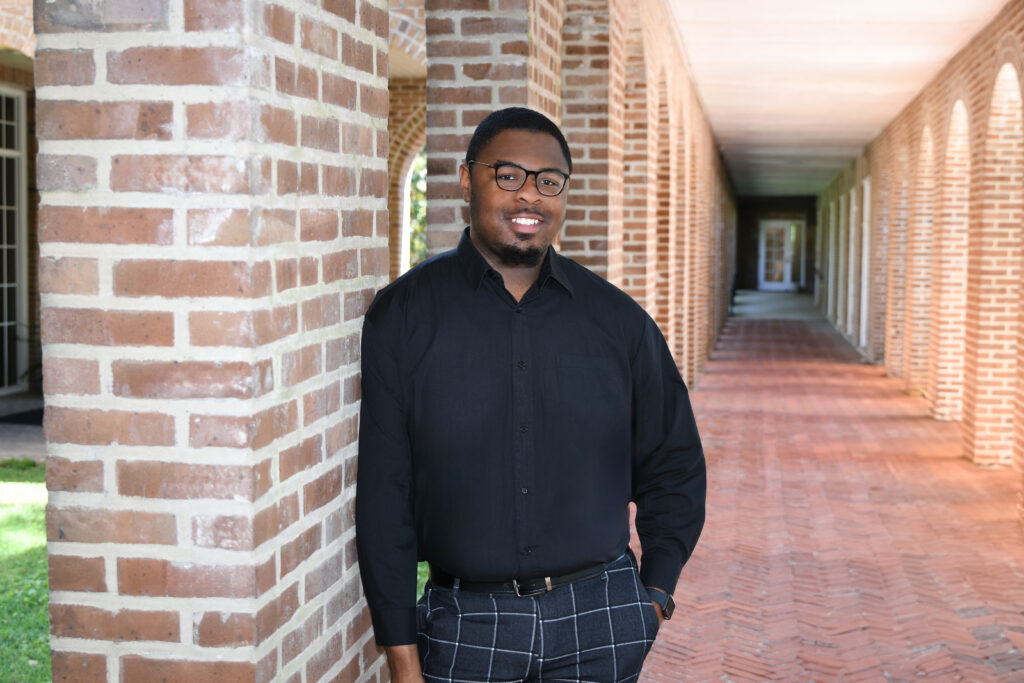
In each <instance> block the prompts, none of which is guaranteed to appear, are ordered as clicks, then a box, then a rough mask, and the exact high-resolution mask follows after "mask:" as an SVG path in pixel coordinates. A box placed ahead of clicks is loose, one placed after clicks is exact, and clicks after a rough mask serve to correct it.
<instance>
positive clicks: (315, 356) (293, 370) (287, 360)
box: [281, 344, 323, 387]
mask: <svg viewBox="0 0 1024 683" xmlns="http://www.w3.org/2000/svg"><path fill="white" fill-rule="evenodd" d="M322 365H323V354H322V352H321V350H320V345H319V344H311V345H310V346H306V347H303V348H301V349H297V350H295V351H289V352H287V353H285V355H284V358H283V359H282V371H281V373H282V378H283V380H284V385H285V386H287V387H290V386H293V385H295V384H298V383H300V382H304V381H305V380H307V379H309V378H310V377H313V376H314V375H318V374H320V372H321V371H322Z"/></svg>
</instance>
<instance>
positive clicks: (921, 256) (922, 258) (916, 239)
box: [903, 126, 935, 393]
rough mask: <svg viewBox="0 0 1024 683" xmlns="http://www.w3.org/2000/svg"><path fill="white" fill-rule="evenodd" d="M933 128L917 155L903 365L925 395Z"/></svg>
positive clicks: (909, 383)
mask: <svg viewBox="0 0 1024 683" xmlns="http://www.w3.org/2000/svg"><path fill="white" fill-rule="evenodd" d="M933 154H934V144H933V142H932V131H931V128H929V127H927V126H925V129H924V132H923V133H922V134H921V144H920V145H919V147H918V153H917V175H916V177H915V179H914V196H913V210H912V212H911V219H910V230H909V231H908V234H907V303H906V306H907V307H906V311H905V313H904V327H905V329H906V344H905V346H904V349H903V365H904V370H905V374H904V377H905V379H906V387H907V390H908V391H910V392H920V393H923V392H924V391H925V389H926V385H927V382H928V339H929V336H930V332H931V328H930V327H929V318H930V314H931V287H932V222H933V220H934V215H935V199H934V196H935V175H934V169H935V164H934V161H933Z"/></svg>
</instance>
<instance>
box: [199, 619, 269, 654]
mask: <svg viewBox="0 0 1024 683" xmlns="http://www.w3.org/2000/svg"><path fill="white" fill-rule="evenodd" d="M193 640H194V641H195V642H196V643H197V644H198V645H199V646H200V647H246V646H250V645H255V644H256V617H255V616H254V615H252V614H239V613H230V612H204V613H202V614H201V615H196V617H195V630H194V634H193Z"/></svg>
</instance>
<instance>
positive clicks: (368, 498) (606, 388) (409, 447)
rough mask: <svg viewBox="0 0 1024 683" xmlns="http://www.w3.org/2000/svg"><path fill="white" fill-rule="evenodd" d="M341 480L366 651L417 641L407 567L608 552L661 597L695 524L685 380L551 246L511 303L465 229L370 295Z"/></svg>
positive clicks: (646, 333) (637, 322)
mask: <svg viewBox="0 0 1024 683" xmlns="http://www.w3.org/2000/svg"><path fill="white" fill-rule="evenodd" d="M362 343H363V351H362V370H363V379H362V390H363V399H362V413H361V418H360V433H359V473H358V485H357V489H356V541H357V544H358V551H359V564H360V573H361V575H362V580H363V586H364V588H365V591H366V597H367V601H368V602H369V606H370V613H371V616H372V619H373V625H374V631H375V634H376V638H377V643H378V645H382V646H384V645H401V644H408V643H414V642H416V613H415V602H416V594H415V593H416V590H415V587H416V562H417V560H418V559H426V560H428V561H429V562H431V563H432V564H434V565H436V566H437V567H439V568H441V569H443V570H444V571H446V572H447V573H449V574H451V575H453V576H457V577H459V578H461V579H464V580H469V581H506V580H510V579H513V578H518V579H531V578H536V577H541V576H558V575H561V574H566V573H569V572H573V571H576V570H579V569H582V568H585V567H588V566H591V565H593V564H596V563H599V562H605V561H609V560H613V559H615V558H616V557H618V556H619V555H621V554H622V553H623V552H624V551H625V550H626V547H627V544H628V542H629V519H628V507H627V506H628V503H629V502H630V501H631V500H632V501H635V502H636V504H637V515H636V528H637V532H638V535H639V537H640V542H641V548H642V550H643V561H642V566H641V572H640V573H641V576H642V578H643V581H644V584H645V585H648V586H654V587H658V588H661V589H663V590H665V591H666V592H668V593H672V591H673V590H674V589H675V584H676V581H677V580H678V578H679V573H680V570H681V569H682V566H683V563H684V562H686V560H687V558H688V557H689V556H690V553H691V552H692V551H693V547H694V544H695V543H696V542H697V537H698V536H699V534H700V530H701V527H702V526H703V523H704V495H705V488H706V476H705V466H704V455H703V452H702V450H701V444H700V437H699V436H698V434H697V426H696V424H695V423H694V419H693V412H692V410H691V407H690V401H689V397H688V394H687V391H686V387H685V385H684V384H683V380H682V379H681V378H680V376H679V371H678V370H677V368H676V364H675V362H674V360H673V359H672V356H671V354H670V352H669V350H668V347H667V345H666V344H665V340H664V337H663V336H662V335H661V332H660V331H659V330H658V327H657V325H656V324H655V323H654V321H653V320H652V319H651V318H650V316H649V315H647V313H646V312H644V310H643V309H642V308H641V307H640V306H639V305H637V304H636V302H634V301H633V300H632V299H631V298H630V297H629V296H628V295H626V294H625V293H623V292H622V291H621V290H619V289H617V288H616V287H614V286H612V285H610V284H608V283H607V282H606V281H605V280H603V279H601V278H600V277H598V276H597V275H594V274H593V273H591V272H590V271H589V270H587V269H585V268H584V267H582V266H580V265H579V264H577V263H575V262H574V261H571V260H570V259H567V258H565V257H563V256H560V255H559V254H557V253H556V252H555V251H554V249H549V250H548V254H547V256H546V258H545V261H544V264H543V267H542V270H541V273H540V277H539V278H538V280H537V282H536V283H535V284H534V285H533V286H532V287H531V288H530V289H529V291H527V293H526V294H525V295H524V296H523V298H522V300H521V301H519V302H517V301H516V300H515V298H514V297H512V296H511V295H510V294H509V293H508V291H506V289H505V287H504V284H503V282H502V279H501V276H500V275H499V274H498V273H497V271H495V270H493V269H492V268H491V267H490V266H489V265H488V264H487V262H486V261H485V260H484V258H483V257H482V256H481V255H480V253H479V252H478V251H477V250H476V248H475V247H474V246H473V244H472V242H471V241H470V239H469V234H468V231H467V232H466V233H464V234H463V237H462V240H461V242H460V243H459V246H458V248H457V249H456V250H454V251H450V252H447V253H445V254H441V255H440V256H438V257H436V258H434V259H431V260H430V261H428V262H426V263H424V264H421V265H420V266H418V267H416V268H414V269H413V270H411V271H409V273H407V274H406V275H404V276H403V277H401V278H399V279H398V280H396V281H395V282H394V283H392V284H391V285H389V286H387V287H385V288H384V289H382V290H381V291H380V292H379V293H378V294H377V297H376V299H374V302H373V304H372V305H371V306H370V309H369V311H368V312H367V314H366V319H365V322H364V325H363V342H362Z"/></svg>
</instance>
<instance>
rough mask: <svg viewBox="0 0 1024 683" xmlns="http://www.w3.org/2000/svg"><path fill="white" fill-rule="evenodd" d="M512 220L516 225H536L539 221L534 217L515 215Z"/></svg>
mask: <svg viewBox="0 0 1024 683" xmlns="http://www.w3.org/2000/svg"><path fill="white" fill-rule="evenodd" d="M512 222H513V223H515V224H517V225H537V224H539V223H540V221H539V220H537V219H536V218H522V217H516V218H513V219H512Z"/></svg>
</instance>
